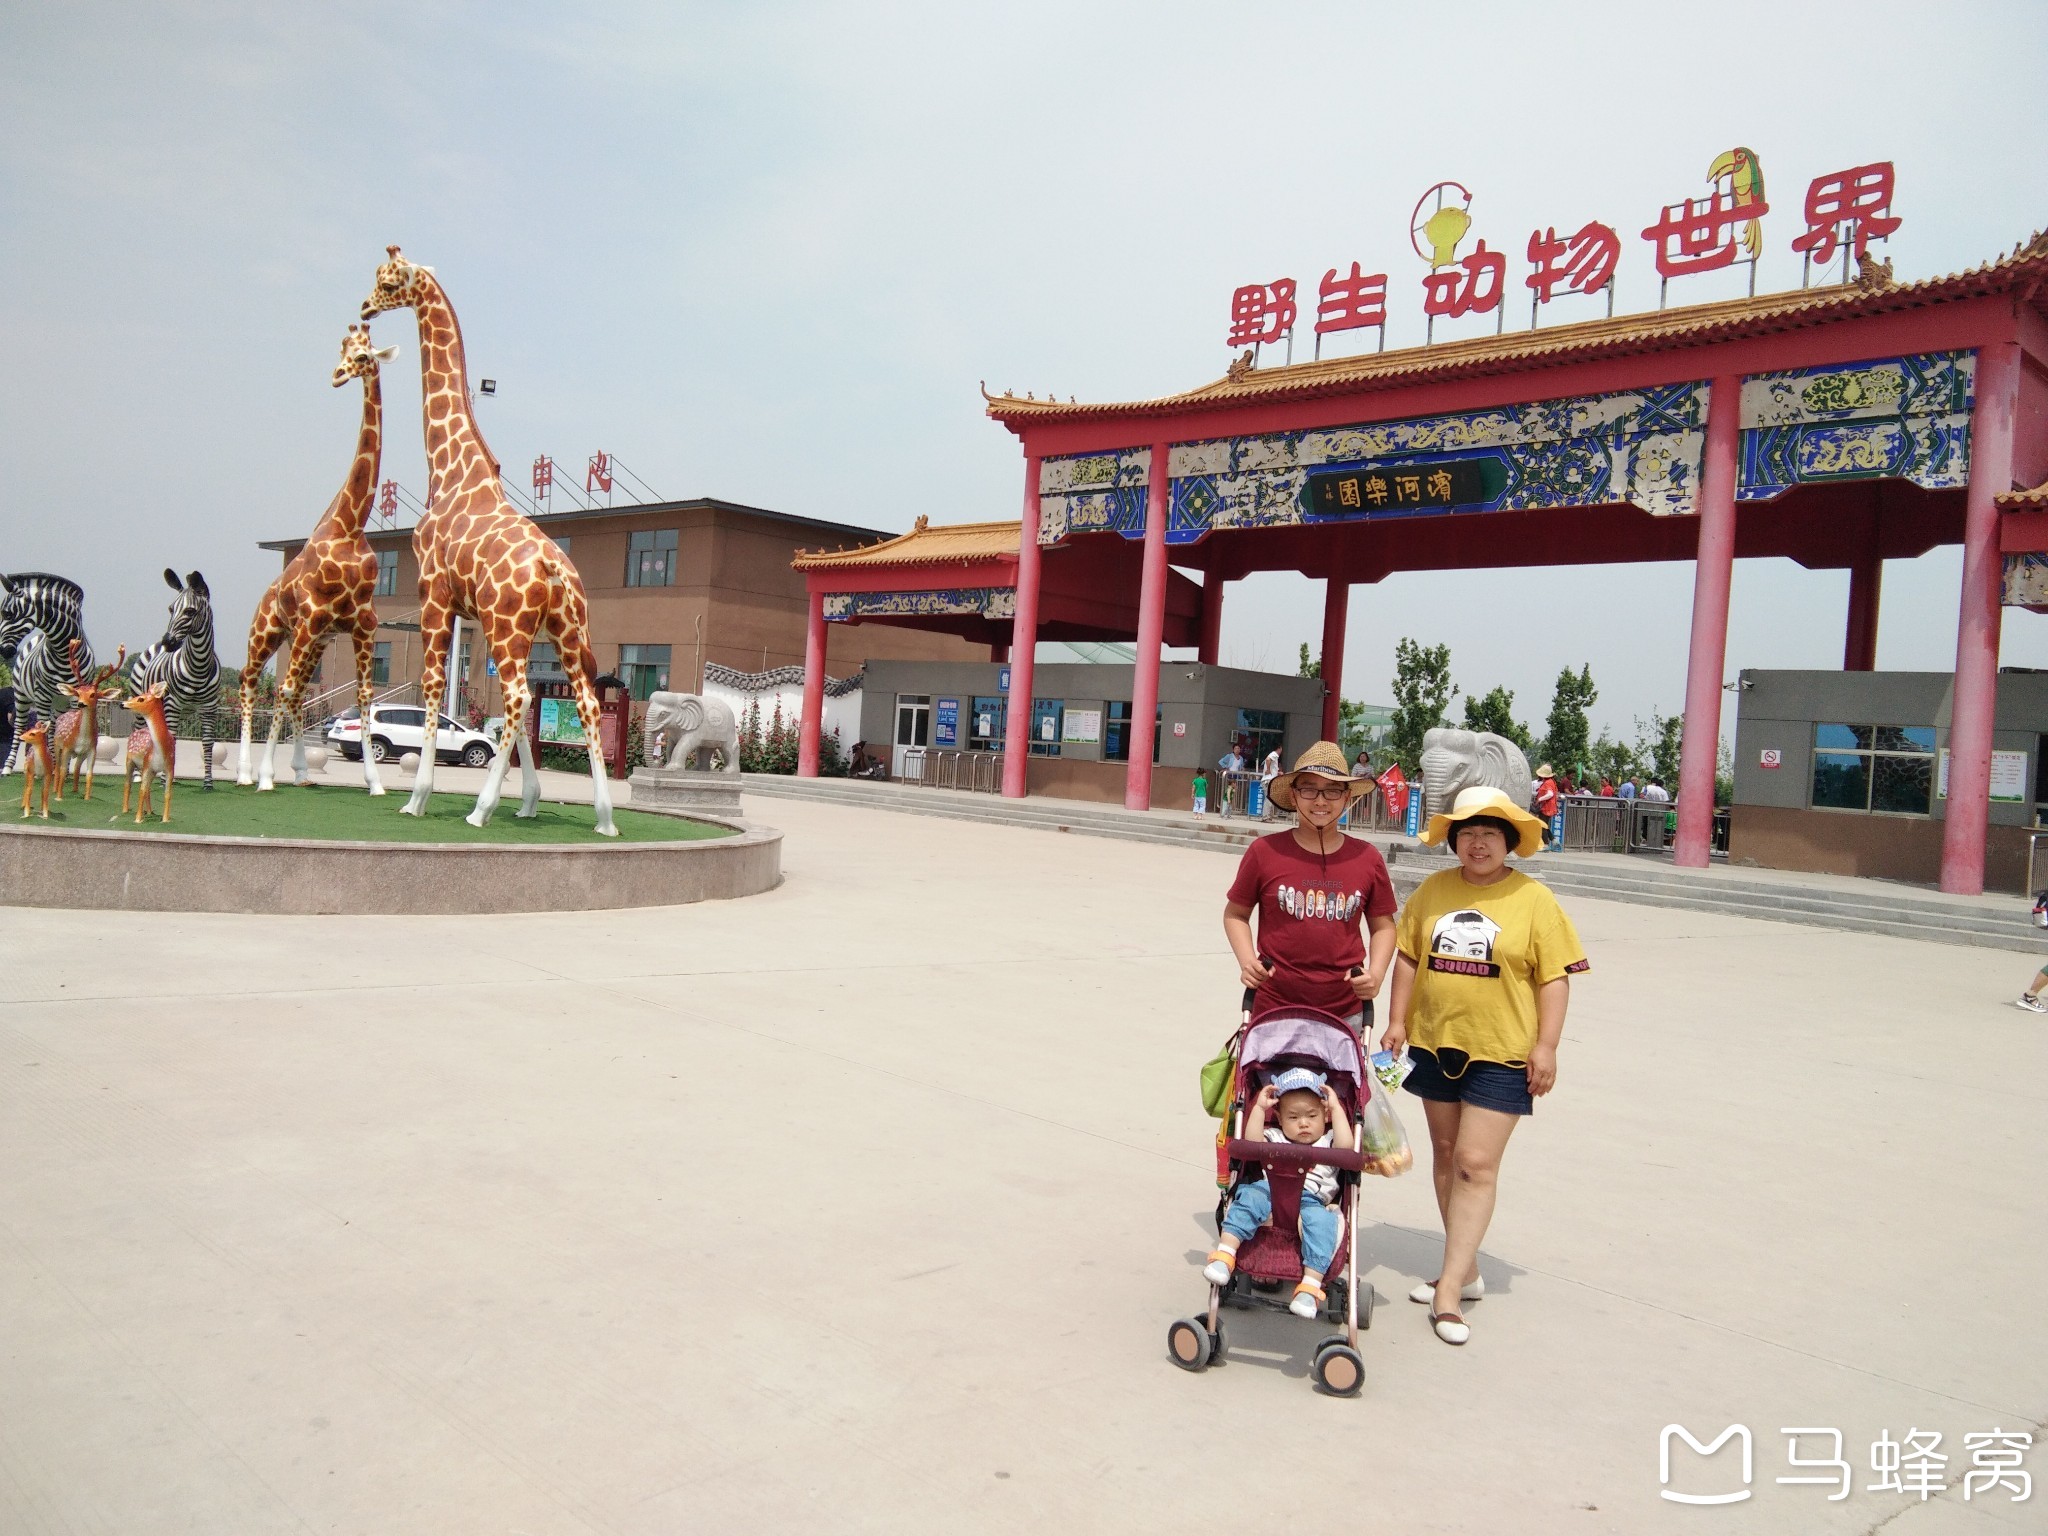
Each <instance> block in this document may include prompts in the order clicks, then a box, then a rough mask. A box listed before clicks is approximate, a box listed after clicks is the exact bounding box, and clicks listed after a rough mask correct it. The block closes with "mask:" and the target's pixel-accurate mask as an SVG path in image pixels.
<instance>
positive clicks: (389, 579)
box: [377, 549, 398, 597]
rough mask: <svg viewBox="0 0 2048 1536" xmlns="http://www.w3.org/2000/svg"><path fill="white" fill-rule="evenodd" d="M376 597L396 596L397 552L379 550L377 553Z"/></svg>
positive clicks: (393, 550)
mask: <svg viewBox="0 0 2048 1536" xmlns="http://www.w3.org/2000/svg"><path fill="white" fill-rule="evenodd" d="M377 595H378V596H379V597H396V596H397V595H398V551H397V550H395V549H380V550H378V551H377Z"/></svg>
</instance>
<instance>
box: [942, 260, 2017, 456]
mask: <svg viewBox="0 0 2048 1536" xmlns="http://www.w3.org/2000/svg"><path fill="white" fill-rule="evenodd" d="M2043 277H2048V233H2044V234H2036V235H2035V236H2033V238H2032V239H2030V240H2026V241H2022V242H2021V243H2020V244H2019V245H2017V246H2015V247H2014V248H2013V251H2012V253H2011V254H2010V255H2008V256H2003V257H2000V258H1998V259H1997V260H1994V261H1989V262H1986V263H1984V264H1983V265H1981V266H1978V267H1973V268H1971V269H1970V270H1969V271H1966V272H1958V273H1953V274H1951V275H1949V276H1947V277H1935V278H1927V279H1923V280H1922V281H1920V282H1915V283H1894V282H1893V281H1892V280H1891V277H1890V267H1889V265H1884V266H1879V265H1877V264H1875V263H1873V264H1872V265H1871V266H1870V267H1869V268H1868V269H1867V270H1866V272H1865V273H1864V275H1862V276H1860V277H1859V278H1858V279H1857V280H1856V281H1855V282H1851V283H1837V284H1833V285H1831V286H1828V287H1824V288H1806V289H1801V290H1798V291H1796V292H1792V293H1772V294H1762V295H1759V296H1758V297H1756V298H1753V299H1752V298H1743V299H1727V300H1723V301H1722V302H1720V303H1715V304H1692V305H1687V306H1684V307H1682V308H1678V309H1665V310H1659V311H1656V312H1654V313H1651V314H1633V315H1616V316H1615V317H1614V318H1612V319H1603V320H1584V321H1580V322H1577V323H1576V324H1572V325H1558V326H1551V327H1549V328H1547V329H1544V330H1536V331H1510V332H1508V333H1506V334H1505V335H1499V336H1475V337H1472V338H1470V339H1467V340H1463V341H1447V342H1442V343H1439V344H1438V345H1435V346H1428V347H1404V348H1401V349H1400V350H1398V351H1393V352H1378V353H1370V354H1367V355H1366V356H1363V357H1333V358H1324V359H1322V360H1321V361H1319V362H1310V363H1294V364H1291V365H1284V366H1280V367H1269V368H1253V367H1252V366H1251V353H1250V352H1246V353H1245V355H1244V356H1243V357H1241V358H1240V359H1238V361H1237V362H1235V363H1233V364H1232V365H1231V367H1230V372H1229V373H1227V374H1226V375H1225V376H1224V377H1222V378H1220V379H1217V380H1215V381H1214V382H1212V383H1209V384H1204V385H1202V386H1201V387H1199V388H1197V389H1191V390H1188V391H1187V392H1186V393H1184V394H1178V395H1164V396H1161V397H1159V398H1157V399H1152V400H1132V401H1124V402H1113V403H1112V402H1103V403H1090V402H1082V403H1077V402H1074V401H1072V400H1055V399H1052V398H1051V397H1050V396H1048V397H1047V398H1045V399H1043V400H1040V399H1035V398H1033V396H1032V395H1024V396H1019V395H1016V394H1014V393H1012V392H1009V391H1005V392H1004V393H1002V394H1000V395H991V394H990V393H989V392H988V390H987V388H986V387H984V388H983V390H982V398H983V399H984V400H986V401H987V402H988V407H987V408H988V414H989V415H990V416H992V417H994V418H995V419H996V420H998V421H1001V422H1005V423H1024V422H1033V421H1060V420H1066V421H1085V420H1090V419H1101V418H1105V417H1113V416H1140V415H1174V414H1180V413H1183V412H1189V411H1204V410H1216V409H1221V408H1224V407H1228V406H1237V405H1247V404H1254V403H1257V402H1260V401H1271V400H1285V399H1291V398H1302V397H1311V396H1315V395H1328V394H1342V393H1349V392H1352V391H1355V390H1359V389H1371V388H1374V387H1380V386H1388V385H1394V384H1404V383H1413V382H1417V381H1420V380H1425V379H1437V378H1444V377H1456V376H1461V375H1480V374H1489V373H1509V372H1518V371H1522V370H1525V369H1529V368H1539V367H1546V366H1554V365H1557V364H1562V363H1571V362H1581V361H1586V360H1589V359H1592V358H1598V357H1620V356H1627V355H1630V354H1638V353H1643V352H1654V351H1665V350H1671V349H1675V348H1678V347H1687V346H1702V345H1706V344H1708V343H1711V342H1718V341H1730V340H1735V339H1738V338H1741V337H1745V336H1753V335H1765V334H1769V333H1772V332H1776V331H1790V330H1800V329H1804V328H1806V327H1809V326H1812V325H1817V324H1821V323H1823V322H1826V321H1830V320H1839V319H1849V318H1853V317H1856V316H1860V315H1868V314H1883V313H1886V312H1889V311H1893V310H1900V309H1913V308H1917V307H1920V306H1922V305H1926V304H1932V303H1939V302H1942V301H1944V300H1950V299H1960V298H1970V297H1974V296H1976V295H1978V294H1981V293H1990V292H1999V291H2004V290H2008V289H2013V288H2017V287H2021V286H2023V285H2026V284H2029V283H2031V282H2033V281H2036V280H2038V279H2040V278H2043Z"/></svg>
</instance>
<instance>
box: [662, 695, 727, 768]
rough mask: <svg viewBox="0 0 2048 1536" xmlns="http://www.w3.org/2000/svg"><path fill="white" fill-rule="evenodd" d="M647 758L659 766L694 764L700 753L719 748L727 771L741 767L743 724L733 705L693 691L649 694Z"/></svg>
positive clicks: (687, 765) (691, 765)
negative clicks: (735, 715)
mask: <svg viewBox="0 0 2048 1536" xmlns="http://www.w3.org/2000/svg"><path fill="white" fill-rule="evenodd" d="M646 732H647V761H648V762H650V763H652V764H653V765H654V766H655V767H657V768H694V767H695V766H696V765H697V754H698V753H699V752H708V751H712V750H716V751H717V753H718V755H719V758H720V760H721V762H722V764H723V767H724V771H725V772H726V773H730V774H738V772H739V771H740V728H739V722H738V721H737V720H736V719H734V718H733V712H732V708H731V706H730V705H728V704H726V703H725V702H724V701H722V700H719V699H707V698H702V697H700V696H699V695H697V694H694V693H660V692H656V693H651V694H649V695H648V696H647V725H646Z"/></svg>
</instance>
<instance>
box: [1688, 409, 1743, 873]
mask: <svg viewBox="0 0 2048 1536" xmlns="http://www.w3.org/2000/svg"><path fill="white" fill-rule="evenodd" d="M1741 403H1742V381H1741V380H1740V379H1738V378H1736V377H1734V376H1733V375H1728V376H1724V377H1722V378H1718V379H1715V380H1714V381H1713V383H1712V384H1711V385H1710V386H1709V393H1708V396H1707V445H1706V453H1705V455H1704V460H1703V462H1702V464H1701V466H1700V514H1699V516H1700V544H1699V555H1698V558H1697V559H1696V560H1695V562H1694V565H1693V578H1692V648H1691V651H1690V653H1689V655H1688V656H1687V659H1686V665H1685V734H1684V736H1683V737H1682V738H1681V743H1680V748H1679V756H1678V840H1677V842H1676V843H1675V844H1674V845H1673V847H1672V855H1671V857H1672V862H1673V863H1675V864H1678V865H1681V866H1683V867H1685V868H1689V869H1705V868H1706V867H1707V855H1708V851H1709V849H1711V848H1712V846H1713V841H1714V767H1715V759H1716V758H1717V757H1718V755H1719V753H1720V749H1721V671H1722V668H1723V667H1724V666H1725V665H1726V664H1727V660H1728V592H1729V588H1730V587H1731V586H1732V585H1733V584H1734V580H1735V458H1736V454H1735V450H1736V439H1737V425H1738V423H1739V421H1740V419H1741V409H1740V407H1741Z"/></svg>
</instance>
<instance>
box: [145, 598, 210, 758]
mask: <svg viewBox="0 0 2048 1536" xmlns="http://www.w3.org/2000/svg"><path fill="white" fill-rule="evenodd" d="M164 584H165V585H166V586H168V587H169V588H170V589H171V590H172V591H173V592H175V593H177V594H178V595H177V596H176V597H175V598H173V599H172V600H171V622H170V626H169V627H168V628H167V629H165V630H164V637H163V639H161V640H159V641H157V643H156V644H155V645H152V646H150V647H149V648H148V649H147V650H145V651H143V652H141V653H140V654H138V655H137V656H136V658H135V659H134V660H133V661H131V662H130V663H128V691H129V693H131V694H137V693H141V692H143V691H145V690H146V689H148V688H150V687H152V686H153V685H155V684H158V683H161V684H162V685H163V690H162V691H163V701H164V712H165V714H167V715H168V714H170V713H171V712H172V711H173V710H188V709H189V710H197V711H198V712H199V741H200V753H201V756H202V757H203V759H204V773H205V780H206V787H207V788H208V789H211V788H213V731H214V717H215V716H216V714H217V713H218V712H219V710H220V658H219V657H218V656H216V655H215V654H214V651H213V599H212V596H211V594H209V593H208V592H207V590H206V578H205V577H204V576H202V575H200V574H199V573H198V572H197V571H194V572H193V573H192V574H191V575H190V576H187V577H186V578H185V579H184V580H183V581H180V580H178V573H177V572H176V571H172V570H166V571H165V572H164Z"/></svg>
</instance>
